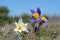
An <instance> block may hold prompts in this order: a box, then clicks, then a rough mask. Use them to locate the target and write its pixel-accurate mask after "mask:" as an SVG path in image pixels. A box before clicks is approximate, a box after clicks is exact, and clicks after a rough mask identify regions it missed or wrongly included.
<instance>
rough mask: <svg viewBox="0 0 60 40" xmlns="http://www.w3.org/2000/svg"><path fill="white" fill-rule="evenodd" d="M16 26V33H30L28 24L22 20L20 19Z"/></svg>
mask: <svg viewBox="0 0 60 40" xmlns="http://www.w3.org/2000/svg"><path fill="white" fill-rule="evenodd" d="M15 24H16V28H15V29H14V31H19V32H20V33H21V32H22V31H25V32H28V30H27V25H28V23H26V24H24V23H23V21H22V18H20V19H19V21H18V23H17V22H15Z"/></svg>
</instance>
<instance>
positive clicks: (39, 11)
mask: <svg viewBox="0 0 60 40" xmlns="http://www.w3.org/2000/svg"><path fill="white" fill-rule="evenodd" d="M37 12H38V13H39V15H41V10H40V9H39V7H38V9H37Z"/></svg>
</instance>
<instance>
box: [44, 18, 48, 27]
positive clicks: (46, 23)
mask: <svg viewBox="0 0 60 40" xmlns="http://www.w3.org/2000/svg"><path fill="white" fill-rule="evenodd" d="M45 25H46V28H48V19H47V20H46V22H45Z"/></svg>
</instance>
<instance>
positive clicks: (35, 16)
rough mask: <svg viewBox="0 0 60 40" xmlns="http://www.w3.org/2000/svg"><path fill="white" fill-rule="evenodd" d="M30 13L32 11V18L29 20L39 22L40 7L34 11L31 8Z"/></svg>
mask: <svg viewBox="0 0 60 40" xmlns="http://www.w3.org/2000/svg"><path fill="white" fill-rule="evenodd" d="M31 13H32V20H31V22H32V23H34V22H39V21H40V18H39V17H40V15H41V11H40V9H39V8H38V9H37V11H34V10H32V9H31Z"/></svg>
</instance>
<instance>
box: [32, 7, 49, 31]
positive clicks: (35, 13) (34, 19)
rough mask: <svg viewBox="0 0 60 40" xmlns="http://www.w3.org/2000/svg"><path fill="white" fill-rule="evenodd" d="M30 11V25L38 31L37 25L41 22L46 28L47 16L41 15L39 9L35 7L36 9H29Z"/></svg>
mask: <svg viewBox="0 0 60 40" xmlns="http://www.w3.org/2000/svg"><path fill="white" fill-rule="evenodd" d="M31 13H32V19H31V23H32V26H33V27H34V28H35V31H38V30H39V27H40V26H41V25H42V24H45V25H46V28H47V27H48V18H46V17H45V16H42V15H41V10H40V9H39V8H37V11H34V10H32V9H31ZM36 23H37V24H36ZM37 25H38V26H37Z"/></svg>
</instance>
